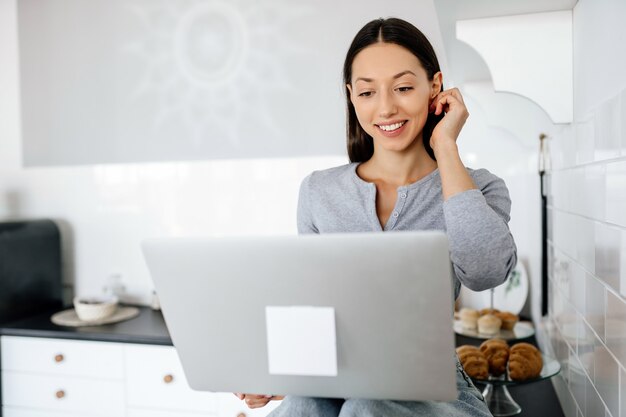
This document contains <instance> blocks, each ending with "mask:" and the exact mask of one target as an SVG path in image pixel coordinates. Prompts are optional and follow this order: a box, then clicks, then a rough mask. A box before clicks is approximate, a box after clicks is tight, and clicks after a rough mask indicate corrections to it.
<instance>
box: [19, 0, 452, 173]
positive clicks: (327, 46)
mask: <svg viewBox="0 0 626 417" xmlns="http://www.w3.org/2000/svg"><path fill="white" fill-rule="evenodd" d="M343 3H346V2H335V1H332V0H320V1H316V2H293V1H288V0H264V1H257V0H228V1H226V0H224V1H221V0H209V1H205V0H160V1H156V0H90V1H88V2H86V1H82V0H50V1H46V2H41V1H36V0H24V1H20V2H18V30H19V48H20V71H21V99H22V138H23V160H24V164H25V165H26V166H38V165H73V164H94V163H115V162H142V161H164V160H165V161H166V160H198V159H213V158H249V157H254V158H258V157H290V156H307V155H342V154H344V153H345V151H344V108H343V106H344V104H343V88H342V85H341V66H342V64H343V57H344V54H345V51H346V50H347V48H348V45H349V43H350V41H351V39H352V37H353V36H354V34H355V33H356V31H357V30H358V29H359V28H360V27H361V26H362V25H363V24H364V23H365V22H367V21H369V20H371V19H373V18H376V17H380V16H389V15H395V16H401V17H403V18H405V19H408V20H411V21H412V22H413V23H415V24H416V25H418V26H420V27H421V28H422V29H423V30H424V32H425V33H427V35H431V34H434V35H435V36H434V39H433V40H434V43H435V46H438V45H439V44H440V42H439V41H438V37H439V34H438V31H437V29H436V19H434V18H433V17H434V9H433V6H432V4H430V3H431V2H427V1H424V2H422V3H424V4H419V2H415V1H405V0H393V1H391V2H387V4H385V5H384V6H381V5H377V4H367V3H365V4H363V5H362V6H359V7H358V8H356V9H351V8H350V7H349V6H350V5H349V4H343ZM420 20H423V21H424V23H420ZM431 38H433V36H431Z"/></svg>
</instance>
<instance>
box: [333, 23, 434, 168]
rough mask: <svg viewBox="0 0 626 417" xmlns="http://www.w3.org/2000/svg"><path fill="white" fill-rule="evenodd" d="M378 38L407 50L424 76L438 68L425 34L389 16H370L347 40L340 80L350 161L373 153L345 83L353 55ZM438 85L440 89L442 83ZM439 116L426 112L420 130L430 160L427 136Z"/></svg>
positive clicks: (431, 76)
mask: <svg viewBox="0 0 626 417" xmlns="http://www.w3.org/2000/svg"><path fill="white" fill-rule="evenodd" d="M378 42H386V43H394V44H397V45H400V46H402V47H404V48H406V49H408V50H409V51H411V52H412V53H413V55H415V56H416V57H417V59H418V60H419V62H420V63H421V64H422V67H423V68H424V70H426V74H427V75H428V79H429V80H431V81H432V79H433V77H434V75H435V74H436V73H437V72H438V71H440V69H439V61H438V60H437V56H436V55H435V50H434V49H433V47H432V45H431V44H430V42H429V41H428V39H427V38H426V36H425V35H424V34H423V33H422V32H421V31H420V30H419V29H418V28H416V27H415V26H413V25H412V24H410V23H409V22H407V21H405V20H402V19H397V18H393V17H392V18H388V19H382V18H381V19H376V20H372V21H371V22H369V23H368V24H366V25H365V26H363V28H361V30H359V32H358V33H357V34H356V36H355V37H354V39H353V40H352V44H350V48H349V49H348V53H347V54H346V60H345V62H344V64H343V81H344V85H345V86H346V87H345V93H346V106H347V123H346V134H347V138H348V156H349V158H350V162H365V161H367V160H369V159H370V158H371V157H372V155H373V154H374V140H373V139H372V137H371V136H370V135H368V134H367V133H366V132H365V130H363V128H362V127H361V125H360V124H359V121H358V119H357V117H356V111H355V110H354V105H353V104H352V102H351V101H350V91H349V90H348V87H347V85H348V84H350V83H351V82H352V62H353V61H354V58H355V57H356V55H357V54H358V53H359V52H361V51H362V50H363V49H365V48H366V47H368V46H370V45H372V44H375V43H378ZM441 89H442V90H443V85H442V86H441ZM443 116H444V114H443V112H442V113H441V114H440V115H439V116H435V114H434V113H429V114H428V118H427V119H426V124H425V125H424V129H423V131H422V132H423V133H422V135H423V141H424V148H425V149H426V152H427V153H428V155H430V157H431V158H432V159H433V160H436V159H435V153H434V152H433V149H432V148H431V147H430V136H431V135H432V132H433V129H434V128H435V126H436V125H437V123H439V121H440V120H441V119H442V118H443Z"/></svg>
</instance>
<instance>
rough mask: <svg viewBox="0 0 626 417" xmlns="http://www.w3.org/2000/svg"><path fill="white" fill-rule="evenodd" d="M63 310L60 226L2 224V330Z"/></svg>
mask: <svg viewBox="0 0 626 417" xmlns="http://www.w3.org/2000/svg"><path fill="white" fill-rule="evenodd" d="M62 306H63V287H62V277H61V236H60V232H59V228H58V227H57V225H56V224H55V223H54V222H53V221H51V220H32V221H12V222H0V326H1V325H2V324H4V323H7V322H9V321H11V320H16V319H19V318H23V317H27V316H30V315H34V314H36V313H40V312H44V311H52V310H55V309H60V308H61V307H62Z"/></svg>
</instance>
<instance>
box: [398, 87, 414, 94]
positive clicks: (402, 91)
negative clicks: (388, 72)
mask: <svg viewBox="0 0 626 417" xmlns="http://www.w3.org/2000/svg"><path fill="white" fill-rule="evenodd" d="M412 89H413V87H398V91H400V92H401V93H404V92H405V91H409V90H412Z"/></svg>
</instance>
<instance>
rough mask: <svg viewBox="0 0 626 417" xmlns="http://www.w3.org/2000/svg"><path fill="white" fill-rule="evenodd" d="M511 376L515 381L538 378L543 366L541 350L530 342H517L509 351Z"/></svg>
mask: <svg viewBox="0 0 626 417" xmlns="http://www.w3.org/2000/svg"><path fill="white" fill-rule="evenodd" d="M508 367H509V377H510V378H511V379H513V380H515V381H524V380H527V379H531V378H536V377H538V376H539V374H540V373H541V368H543V359H542V358H541V352H539V350H538V349H537V348H536V347H534V346H533V345H531V344H530V343H517V344H515V345H513V346H512V347H511V350H510V351H509V365H508Z"/></svg>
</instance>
